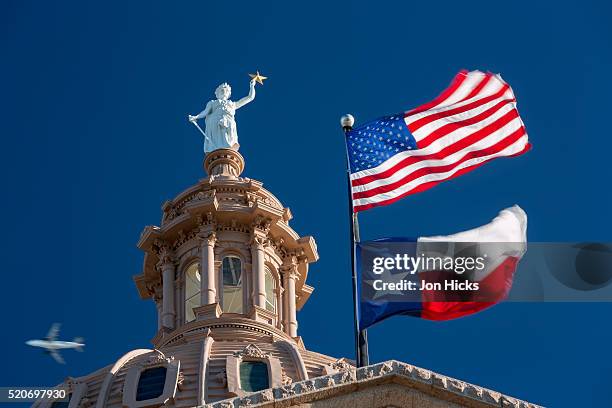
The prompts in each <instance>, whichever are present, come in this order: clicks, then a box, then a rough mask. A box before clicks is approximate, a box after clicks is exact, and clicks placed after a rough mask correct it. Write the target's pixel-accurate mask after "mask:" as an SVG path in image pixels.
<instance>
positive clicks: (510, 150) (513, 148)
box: [353, 134, 528, 207]
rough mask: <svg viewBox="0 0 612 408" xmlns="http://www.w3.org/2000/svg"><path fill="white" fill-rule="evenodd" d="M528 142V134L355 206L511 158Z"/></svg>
mask: <svg viewBox="0 0 612 408" xmlns="http://www.w3.org/2000/svg"><path fill="white" fill-rule="evenodd" d="M527 142H528V137H527V134H525V135H524V136H522V137H521V138H520V139H519V140H517V141H516V142H515V143H514V144H512V145H510V146H508V147H506V148H505V149H504V150H502V151H500V152H497V153H494V154H491V155H488V156H483V157H476V158H473V159H470V160H466V161H465V162H463V163H461V164H459V165H458V166H457V167H455V168H453V169H451V170H449V171H447V172H445V173H431V174H426V175H424V176H422V177H419V178H418V179H415V180H412V181H411V182H409V183H406V184H404V185H401V186H400V187H398V188H396V189H395V190H392V191H389V192H386V193H380V194H377V195H375V196H372V197H367V198H359V199H356V200H353V204H354V206H355V207H357V206H361V205H365V204H372V203H377V202H380V201H385V200H389V199H393V198H396V197H398V196H400V195H402V194H403V193H405V192H407V191H410V190H412V189H414V188H416V187H418V186H420V185H421V184H424V183H428V182H430V181H441V180H445V179H447V178H449V177H450V176H452V175H453V174H455V173H457V172H458V171H459V170H461V169H464V168H466V167H470V166H473V165H476V164H479V163H482V162H484V161H485V160H489V159H493V158H496V157H504V156H511V155H513V154H516V153H518V152H520V151H521V150H523V149H524V148H525V146H526V145H527Z"/></svg>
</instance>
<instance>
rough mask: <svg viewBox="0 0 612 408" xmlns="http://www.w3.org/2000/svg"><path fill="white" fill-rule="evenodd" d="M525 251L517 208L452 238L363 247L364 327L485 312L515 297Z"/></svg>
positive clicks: (361, 307) (359, 269)
mask: <svg viewBox="0 0 612 408" xmlns="http://www.w3.org/2000/svg"><path fill="white" fill-rule="evenodd" d="M526 247H527V214H525V212H524V211H523V210H522V209H521V208H520V207H519V206H517V205H515V206H513V207H510V208H506V209H505V210H502V211H501V212H500V213H499V215H498V216H497V217H495V219H493V220H492V221H491V222H490V223H489V224H486V225H483V226H481V227H478V228H474V229H471V230H468V231H463V232H459V233H457V234H453V235H447V236H435V237H420V238H418V239H410V238H403V239H398V238H395V239H382V240H376V241H369V242H361V243H358V244H357V260H358V261H357V274H358V277H359V279H358V280H359V282H360V284H359V286H358V290H359V299H360V301H359V324H360V328H362V329H365V328H367V327H369V326H371V325H373V324H375V323H377V322H379V321H381V320H384V319H386V318H387V317H390V316H393V315H398V314H401V315H408V316H414V317H420V318H423V319H428V320H450V319H456V318H458V317H462V316H467V315H470V314H473V313H476V312H478V311H481V310H483V309H486V308H488V307H490V306H492V305H494V304H496V303H498V302H500V301H502V300H504V299H506V297H507V296H508V294H509V293H510V290H511V288H512V282H513V279H514V273H515V270H516V268H517V266H518V262H519V260H520V259H521V258H522V257H523V255H524V253H525V251H526Z"/></svg>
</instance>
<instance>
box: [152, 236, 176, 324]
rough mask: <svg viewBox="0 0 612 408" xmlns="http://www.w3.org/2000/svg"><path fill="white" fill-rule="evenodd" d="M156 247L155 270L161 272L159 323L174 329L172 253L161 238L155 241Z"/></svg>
mask: <svg viewBox="0 0 612 408" xmlns="http://www.w3.org/2000/svg"><path fill="white" fill-rule="evenodd" d="M155 247H156V248H157V258H158V259H159V261H158V262H157V265H156V266H157V270H158V271H159V272H160V273H161V278H162V279H161V280H162V288H161V289H162V290H161V292H162V293H161V298H162V299H161V300H162V307H161V324H162V326H163V327H167V328H169V329H174V319H175V317H176V312H175V310H174V254H173V253H172V250H171V249H170V248H169V246H168V244H167V243H166V242H164V241H162V240H158V241H157V242H156V243H155Z"/></svg>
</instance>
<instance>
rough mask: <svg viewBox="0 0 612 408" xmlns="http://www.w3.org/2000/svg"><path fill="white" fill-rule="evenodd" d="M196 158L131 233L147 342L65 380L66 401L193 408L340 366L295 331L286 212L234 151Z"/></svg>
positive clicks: (299, 256) (310, 255)
mask: <svg viewBox="0 0 612 408" xmlns="http://www.w3.org/2000/svg"><path fill="white" fill-rule="evenodd" d="M203 164H204V168H205V170H206V172H207V174H208V177H206V178H203V179H202V180H200V181H199V182H198V183H197V184H195V185H193V186H192V187H190V188H188V189H187V190H185V191H183V192H182V193H180V194H179V195H178V196H177V197H176V198H174V199H173V200H170V201H167V202H166V203H164V204H163V206H162V210H163V215H162V219H161V223H160V225H159V226H147V227H145V229H144V230H143V232H142V234H141V236H140V240H139V242H138V247H139V248H140V249H141V250H143V252H144V263H143V269H142V273H141V274H139V275H137V276H135V277H134V281H135V283H136V286H137V289H138V293H139V294H140V297H141V298H142V299H147V300H152V301H154V302H155V304H156V307H157V311H158V327H157V333H156V334H155V336H154V338H153V339H152V343H153V348H151V349H138V350H133V351H130V352H128V353H126V354H125V355H124V356H123V357H121V358H119V359H118V360H117V361H116V362H115V363H114V364H112V365H109V366H107V367H105V368H102V369H100V370H98V371H96V372H94V373H92V374H89V375H87V376H84V377H81V378H77V379H75V378H68V379H67V380H66V381H65V383H64V384H63V386H65V387H68V388H69V391H70V393H71V402H70V405H69V406H70V407H72V406H75V407H76V406H82V407H94V406H95V407H100V408H101V407H155V406H175V407H194V406H199V405H203V404H207V403H212V402H216V401H220V400H224V399H228V398H232V397H241V396H244V395H247V394H248V393H251V392H256V391H261V390H262V389H269V388H274V387H279V386H283V385H288V384H291V383H292V382H298V381H304V380H308V379H312V378H316V377H320V376H323V375H328V374H332V373H334V372H338V370H339V369H342V368H346V367H350V364H349V363H348V362H347V361H346V360H344V359H340V360H338V359H337V358H332V357H329V356H325V355H322V354H319V353H315V352H312V351H308V350H307V349H306V348H305V346H304V344H303V342H302V339H301V338H300V337H299V336H298V334H297V329H298V323H297V318H296V313H297V311H298V310H299V309H301V308H302V306H304V304H305V303H306V301H307V300H308V298H309V296H310V294H311V293H312V291H313V288H312V287H311V286H309V285H307V284H306V279H307V276H308V268H309V264H311V263H313V262H316V261H317V259H318V253H317V247H316V243H315V240H314V238H312V237H310V236H304V237H300V236H299V235H298V233H297V232H295V231H294V230H293V229H292V228H291V227H290V226H289V222H290V220H291V218H292V215H291V211H290V210H289V209H288V208H285V207H284V206H283V205H282V204H281V202H280V201H279V200H278V199H277V198H276V197H275V196H274V195H273V194H272V193H270V192H269V191H267V190H266V189H264V188H263V187H262V183H261V182H259V181H256V180H253V179H249V178H244V177H241V173H242V171H243V169H244V159H243V158H242V156H241V155H240V154H239V153H238V152H237V151H234V150H231V149H220V150H216V151H214V152H211V153H209V154H208V155H207V156H206V158H205V160H204V163H203ZM143 381H144V382H146V384H148V387H149V388H147V387H146V386H145V385H146V384H145V385H143ZM147 381H148V382H147ZM77 404H78V405H77ZM36 406H40V407H45V406H51V403H45V402H41V403H38V404H36Z"/></svg>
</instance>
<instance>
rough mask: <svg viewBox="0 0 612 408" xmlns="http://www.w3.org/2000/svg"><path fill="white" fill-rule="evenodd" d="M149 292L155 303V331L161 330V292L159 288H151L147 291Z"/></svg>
mask: <svg viewBox="0 0 612 408" xmlns="http://www.w3.org/2000/svg"><path fill="white" fill-rule="evenodd" d="M149 292H150V293H151V296H153V300H154V301H155V308H156V309H157V330H161V328H162V327H163V322H162V313H163V310H162V302H163V297H162V290H161V288H160V287H159V286H155V287H153V288H150V289H149Z"/></svg>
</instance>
